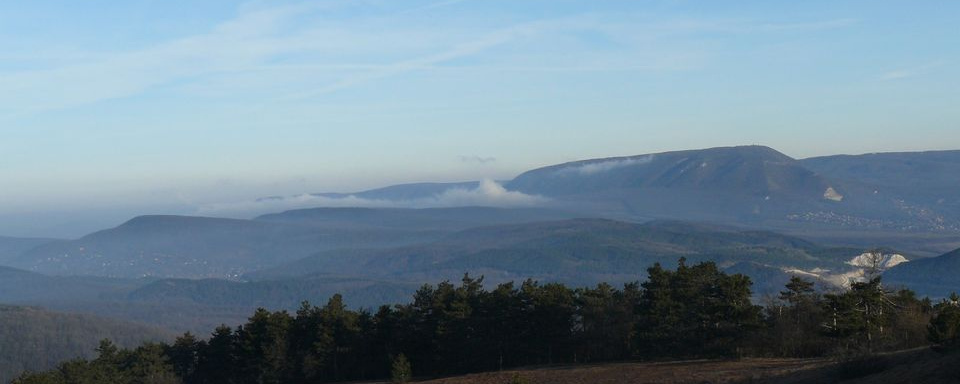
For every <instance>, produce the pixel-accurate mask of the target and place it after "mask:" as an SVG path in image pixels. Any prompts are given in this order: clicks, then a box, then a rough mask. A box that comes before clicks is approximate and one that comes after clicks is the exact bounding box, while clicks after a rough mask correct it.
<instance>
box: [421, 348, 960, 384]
mask: <svg viewBox="0 0 960 384" xmlns="http://www.w3.org/2000/svg"><path fill="white" fill-rule="evenodd" d="M417 383H422V384H515V383H523V384H640V383H663V384H666V383H670V384H679V383H695V384H705V383H731V384H759V383H763V384H774V383H776V384H801V383H817V384H820V383H848V384H885V383H960V353H952V354H947V355H943V354H940V353H937V352H934V351H932V350H930V349H916V350H910V351H903V352H897V353H891V354H885V355H881V356H874V357H868V358H862V359H850V360H847V361H837V360H832V359H825V358H820V359H760V358H751V359H742V360H686V361H674V362H648V363H613V364H597V365H577V366H562V367H535V368H525V369H516V370H509V371H502V372H486V373H475V374H469V375H464V376H456V377H446V378H438V379H430V380H422V381H417Z"/></svg>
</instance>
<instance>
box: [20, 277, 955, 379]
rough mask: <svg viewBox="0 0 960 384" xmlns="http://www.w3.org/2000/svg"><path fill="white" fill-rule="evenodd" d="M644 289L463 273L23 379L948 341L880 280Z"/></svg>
mask: <svg viewBox="0 0 960 384" xmlns="http://www.w3.org/2000/svg"><path fill="white" fill-rule="evenodd" d="M648 274H649V276H648V279H647V280H646V281H645V282H643V283H629V284H625V285H624V286H623V287H622V288H616V287H613V286H611V285H609V284H606V283H601V284H598V285H597V286H595V287H589V288H576V289H573V288H569V287H566V286H565V285H563V284H558V283H546V284H541V283H538V282H536V281H532V280H527V281H524V282H522V283H520V284H515V283H505V284H500V285H497V286H496V287H495V288H494V289H492V290H486V289H484V287H483V278H482V277H480V278H474V277H471V276H469V275H465V276H464V277H463V279H462V280H461V282H460V283H459V285H455V284H453V283H450V282H449V281H444V282H441V283H439V284H436V285H429V284H428V285H424V286H423V287H422V288H420V289H419V290H418V291H417V292H416V293H415V294H414V295H413V298H412V301H411V302H410V303H407V304H398V305H394V306H381V307H380V308H379V309H377V310H376V311H369V310H350V309H348V308H347V306H346V304H345V303H344V301H343V298H342V297H341V296H340V295H334V296H333V297H332V298H330V300H329V301H328V302H327V303H326V304H325V305H323V306H321V307H317V306H313V305H311V304H309V303H306V302H305V303H303V304H302V306H301V307H300V309H299V310H297V311H296V313H292V314H291V313H288V312H287V311H277V312H271V311H267V310H265V309H258V310H257V311H256V312H255V313H254V314H253V315H252V316H251V317H250V318H249V319H248V321H247V322H246V323H245V324H243V325H240V326H238V327H236V328H231V327H227V326H225V325H224V326H220V327H218V328H217V329H216V330H214V331H213V333H212V335H211V336H210V337H209V338H207V339H205V340H202V339H200V338H198V337H196V336H194V335H192V334H190V333H187V334H184V335H183V336H181V337H179V338H177V339H176V341H175V342H173V343H172V344H163V343H149V344H144V345H142V346H140V347H138V348H135V349H118V348H117V347H116V346H114V345H113V344H112V343H110V342H109V341H104V342H102V343H101V345H100V347H99V348H98V349H97V353H98V357H97V358H95V359H93V360H83V359H78V360H73V361H68V362H65V363H62V364H61V365H60V366H59V367H57V368H56V369H53V370H51V371H47V372H40V373H24V374H23V375H21V376H20V377H19V378H18V379H16V380H14V383H17V384H37V383H43V384H46V383H51V384H53V383H157V384H161V383H187V384H193V383H198V384H199V383H202V384H220V383H223V384H247V383H251V384H253V383H257V384H260V383H314V382H337V381H347V380H363V379H374V378H388V377H391V376H392V377H393V378H394V379H395V381H398V382H402V381H405V380H407V379H409V377H410V375H411V374H413V375H416V376H441V375H451V374H460V373H467V372H477V371H491V370H499V369H504V368H510V367H517V366H524V365H538V364H571V363H592V362H603V361H614V360H627V359H642V360H652V359H669V358H693V357H706V358H724V357H740V356H780V357H806V356H824V355H831V354H837V353H845V352H863V351H867V352H873V351H882V350H895V349H903V348H910V347H915V346H922V345H928V344H929V343H930V342H933V343H937V344H939V345H943V346H946V347H950V346H955V345H957V344H958V340H960V337H958V333H960V307H958V304H957V299H958V297H957V296H956V295H953V296H952V297H951V299H949V300H944V301H942V302H940V303H937V304H936V305H934V304H933V303H932V302H931V301H930V300H929V299H919V298H917V297H916V295H915V294H913V293H912V292H911V291H909V290H890V289H887V288H886V287H884V286H883V285H882V281H881V278H880V277H874V278H870V279H869V280H867V281H866V282H859V283H853V284H852V285H851V287H850V289H848V290H844V291H836V292H822V291H819V290H817V289H816V287H815V285H814V282H813V281H810V280H806V279H803V278H801V277H793V278H792V279H791V280H790V282H789V283H788V284H787V285H786V286H785V289H784V291H782V292H781V293H780V295H779V296H778V297H771V298H767V299H766V300H765V301H766V302H765V303H764V305H763V306H760V305H756V304H754V303H753V302H752V301H751V291H750V286H751V282H750V279H749V278H747V277H746V276H743V275H739V274H735V275H728V274H725V273H723V272H721V271H720V270H719V269H718V268H717V266H716V265H715V264H714V263H712V262H704V263H699V264H696V265H689V266H688V265H687V264H686V262H685V260H683V259H681V260H680V261H679V264H678V266H677V268H676V269H665V268H663V267H662V266H661V265H659V264H656V265H654V266H653V267H651V268H649V269H648Z"/></svg>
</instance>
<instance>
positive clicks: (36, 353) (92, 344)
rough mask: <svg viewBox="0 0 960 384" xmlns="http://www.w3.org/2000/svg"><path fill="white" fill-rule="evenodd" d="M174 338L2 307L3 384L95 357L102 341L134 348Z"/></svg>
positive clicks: (123, 324) (143, 328) (131, 326)
mask: <svg viewBox="0 0 960 384" xmlns="http://www.w3.org/2000/svg"><path fill="white" fill-rule="evenodd" d="M173 336H174V335H172V334H170V333H168V332H165V331H163V330H161V329H160V328H156V327H149V326H144V325H138V324H133V323H126V322H121V321H116V320H109V319H104V318H101V317H96V316H89V315H78V314H66V313H57V312H50V311H47V310H43V309H39V308H32V307H14V306H6V305H0V382H3V383H6V382H9V381H10V379H12V378H13V377H14V376H15V375H16V374H18V373H19V372H22V371H24V370H31V371H37V370H45V369H50V368H52V367H54V366H55V365H57V364H58V363H61V362H63V361H66V360H69V359H75V358H80V357H84V358H91V357H94V356H96V353H95V351H94V349H95V348H96V347H97V345H98V343H99V342H100V340H102V339H110V340H114V342H115V343H117V345H120V346H124V347H128V348H131V347H135V346H137V345H140V344H141V343H143V342H145V341H166V340H172V339H173Z"/></svg>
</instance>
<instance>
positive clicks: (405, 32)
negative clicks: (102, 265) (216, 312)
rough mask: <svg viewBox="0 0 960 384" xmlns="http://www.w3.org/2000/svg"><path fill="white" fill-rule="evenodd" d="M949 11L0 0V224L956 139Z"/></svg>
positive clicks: (850, 4) (950, 4)
mask: <svg viewBox="0 0 960 384" xmlns="http://www.w3.org/2000/svg"><path fill="white" fill-rule="evenodd" d="M957 15H960V3H957V2H955V1H924V2H916V1H913V2H908V1H844V2H839V1H803V2H798V1H738V2H717V1H683V0H669V1H564V0H544V1H539V0H523V1H518V0H513V1H497V0H459V1H458V0H446V1H444V0H435V1H396V0H389V1H388V0H381V1H378V0H369V1H362V0H352V1H306V2H288V1H254V2H235V1H203V2H196V1H190V2H188V1H144V0H128V1H105V0H101V1H84V2H76V1H30V2H4V3H2V4H0V137H2V140H0V153H2V154H3V161H2V162H0V177H2V179H3V188H2V189H3V192H0V193H2V199H0V233H10V232H16V228H17V227H16V225H14V224H9V225H7V226H4V225H3V223H4V222H7V223H13V222H16V221H17V220H20V218H22V217H33V216H29V215H31V214H34V213H37V214H40V213H42V214H44V215H47V216H44V217H56V218H59V219H45V220H47V221H48V222H53V221H55V220H62V217H64V216H57V214H55V213H58V212H59V213H63V214H62V215H68V216H69V214H70V212H79V211H80V210H99V211H98V212H105V211H107V208H109V210H112V211H111V212H113V211H115V212H122V213H117V215H118V216H117V217H120V216H122V215H126V214H128V212H135V211H136V212H139V211H144V213H148V212H174V213H190V210H191V209H195V207H198V206H204V205H209V204H218V203H223V202H229V201H241V200H244V199H250V198H252V197H256V196H264V195H278V194H297V193H304V192H319V191H351V190H357V189H363V188H369V187H376V186H382V185H387V184H392V183H399V182H411V181H454V180H478V179H483V178H489V179H504V178H510V177H512V176H514V175H515V174H517V173H518V172H521V171H523V170H526V169H529V168H533V167H537V166H542V165H548V164H553V163H557V162H563V161H569V160H575V159H583V158H593V157H607V156H619V155H632V154H641V153H648V152H657V151H667V150H677V149H689V148H701V147H712V146H723V145H738V144H764V145H769V146H772V147H774V148H777V149H779V150H781V151H783V152H785V153H787V154H788V155H791V156H794V157H808V156H816V155H823V154H833V153H864V152H878V151H903V150H922V149H960V134H958V132H960V108H957V107H956V106H957V105H960V92H958V91H957V89H958V86H960V70H958V69H957V68H960V66H958V64H960V34H958V33H957V27H956V26H957V23H958V21H960V20H958V16H957ZM64 212H65V213H64ZM25 215H26V216H25ZM51 215H52V216H51ZM37 220H39V221H43V220H40V219H37ZM21 221H22V220H21ZM37 225H38V226H42V225H41V224H37ZM43 225H45V224H43ZM5 229H6V231H5Z"/></svg>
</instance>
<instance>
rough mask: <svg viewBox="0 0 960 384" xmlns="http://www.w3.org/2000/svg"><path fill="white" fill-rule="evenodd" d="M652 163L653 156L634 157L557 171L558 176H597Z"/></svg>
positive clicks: (591, 163) (574, 166)
mask: <svg viewBox="0 0 960 384" xmlns="http://www.w3.org/2000/svg"><path fill="white" fill-rule="evenodd" d="M651 161H653V155H646V156H640V157H632V158H627V159H617V160H606V161H598V162H590V163H586V164H580V165H572V166H568V167H564V168H561V169H559V170H557V174H578V175H595V174H598V173H604V172H609V171H612V170H614V169H618V168H624V167H629V166H634V165H642V164H647V163H650V162H651Z"/></svg>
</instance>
